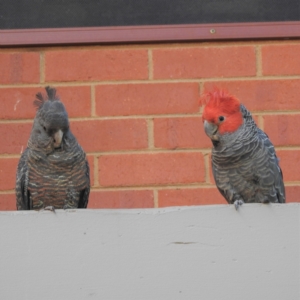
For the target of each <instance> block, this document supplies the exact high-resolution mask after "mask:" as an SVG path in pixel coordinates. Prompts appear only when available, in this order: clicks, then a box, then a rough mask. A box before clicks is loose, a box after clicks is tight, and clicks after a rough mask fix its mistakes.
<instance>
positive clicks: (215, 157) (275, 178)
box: [212, 105, 285, 203]
mask: <svg viewBox="0 0 300 300" xmlns="http://www.w3.org/2000/svg"><path fill="white" fill-rule="evenodd" d="M240 110H241V113H242V116H243V124H242V125H241V126H240V127H239V128H238V130H237V131H236V132H233V133H226V134H223V135H220V136H219V141H218V142H217V143H214V147H213V149H212V169H213V175H214V178H215V181H216V185H217V187H218V189H219V191H220V192H221V194H222V195H223V196H224V197H225V199H226V200H227V202H228V203H234V202H235V201H236V200H242V201H243V202H245V203H251V202H257V203H268V202H275V203H284V202H285V188H284V184H283V176H282V172H281V169H280V167H279V160H278V158H277V156H276V153H275V149H274V146H273V145H272V143H271V141H270V140H269V138H268V136H267V135H266V134H265V133H264V132H263V131H262V130H260V129H259V128H258V127H257V126H256V124H255V122H254V120H253V119H252V116H251V113H250V112H249V111H248V110H247V109H246V108H245V107H244V106H243V105H240Z"/></svg>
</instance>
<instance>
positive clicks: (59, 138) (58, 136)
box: [53, 129, 64, 148]
mask: <svg viewBox="0 0 300 300" xmlns="http://www.w3.org/2000/svg"><path fill="white" fill-rule="evenodd" d="M63 135H64V133H63V132H62V131H61V130H60V129H59V130H58V131H57V132H56V133H55V134H54V136H53V138H54V148H59V147H60V144H61V141H62V138H63Z"/></svg>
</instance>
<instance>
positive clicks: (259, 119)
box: [258, 115, 265, 130]
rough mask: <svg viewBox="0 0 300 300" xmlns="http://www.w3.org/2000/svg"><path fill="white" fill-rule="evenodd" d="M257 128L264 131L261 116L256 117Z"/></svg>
mask: <svg viewBox="0 0 300 300" xmlns="http://www.w3.org/2000/svg"><path fill="white" fill-rule="evenodd" d="M258 127H259V128H260V129H261V130H264V128H265V123H264V118H263V116H262V115H258Z"/></svg>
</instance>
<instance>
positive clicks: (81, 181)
mask: <svg viewBox="0 0 300 300" xmlns="http://www.w3.org/2000/svg"><path fill="white" fill-rule="evenodd" d="M46 91H47V96H46V97H44V96H43V95H42V94H41V93H38V94H37V95H36V97H37V99H36V100H35V101H34V105H35V106H36V107H37V108H38V110H37V113H36V117H35V119H34V123H33V127H32V131H31V134H30V138H29V141H28V145H27V148H26V150H25V151H24V152H23V154H22V155H21V158H20V161H19V164H18V168H17V178H16V202H17V209H18V210H29V209H41V208H45V207H47V206H53V207H54V208H64V209H66V208H86V207H87V204H88V198H89V192H90V175H89V165H88V161H87V159H86V155H85V152H84V151H83V150H82V148H81V146H80V145H79V144H78V142H77V140H76V138H75V137H74V135H73V134H72V132H71V131H70V129H69V121H68V115H67V112H66V110H65V107H64V105H63V103H62V102H61V101H60V100H59V98H58V97H57V96H56V90H55V89H54V88H50V87H47V88H46ZM58 132H59V133H60V134H57V133H58ZM57 138H59V139H60V141H59V145H57V143H58V142H57V141H56V139H57Z"/></svg>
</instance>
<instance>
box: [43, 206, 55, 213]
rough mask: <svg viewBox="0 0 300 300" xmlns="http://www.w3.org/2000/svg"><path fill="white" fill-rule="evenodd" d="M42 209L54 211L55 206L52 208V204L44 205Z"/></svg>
mask: <svg viewBox="0 0 300 300" xmlns="http://www.w3.org/2000/svg"><path fill="white" fill-rule="evenodd" d="M44 210H50V211H52V212H54V213H55V208H54V206H52V205H50V206H46V207H45V208H44Z"/></svg>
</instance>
